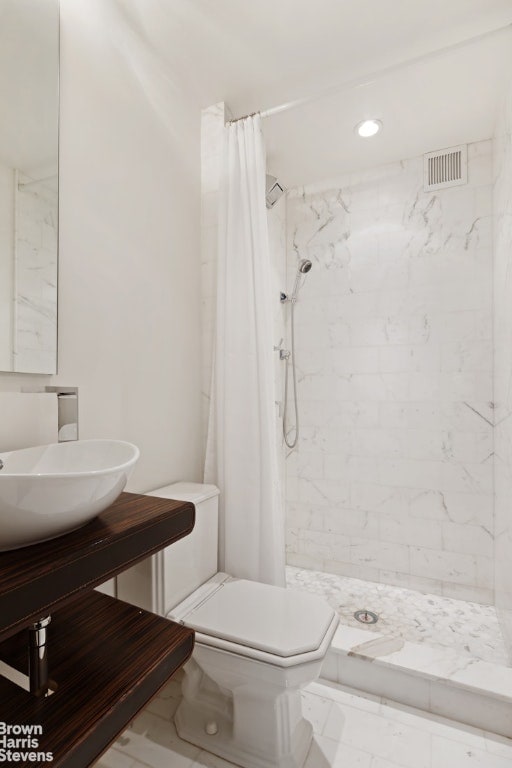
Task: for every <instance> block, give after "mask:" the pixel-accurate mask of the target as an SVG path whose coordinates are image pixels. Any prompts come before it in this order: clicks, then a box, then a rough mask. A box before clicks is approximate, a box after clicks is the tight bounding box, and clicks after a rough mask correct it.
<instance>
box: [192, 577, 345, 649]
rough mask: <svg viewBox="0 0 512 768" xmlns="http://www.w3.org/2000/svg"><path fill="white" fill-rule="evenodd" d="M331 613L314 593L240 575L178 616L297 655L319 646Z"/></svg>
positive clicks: (209, 631)
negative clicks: (263, 582) (248, 578)
mask: <svg viewBox="0 0 512 768" xmlns="http://www.w3.org/2000/svg"><path fill="white" fill-rule="evenodd" d="M333 616H334V611H333V610H332V608H330V606H329V605H328V604H327V603H326V602H324V601H323V600H322V599H321V598H319V597H316V596H315V595H310V594H306V593H302V592H294V591H292V590H289V589H284V588H281V587H273V586H270V585H268V584H260V583H258V582H255V581H245V580H243V579H239V580H233V581H227V582H224V583H223V584H222V585H221V586H220V587H219V588H218V589H216V590H215V591H214V592H213V594H210V595H209V596H208V597H207V598H206V599H205V600H203V601H202V602H200V603H199V605H198V606H197V607H194V608H192V609H191V610H190V611H189V612H188V613H187V614H186V615H185V616H183V617H182V618H183V621H184V622H185V624H186V625H187V626H189V627H191V628H192V629H194V630H196V631H197V632H201V633H203V634H205V635H210V636H213V637H218V638H222V639H223V640H229V641H231V642H233V643H236V644H238V645H245V646H248V647H250V648H254V649H257V650H260V651H266V652H267V653H272V654H274V655H276V656H295V655H296V654H300V653H308V652H309V651H315V650H316V649H317V648H319V646H320V644H321V643H322V640H323V639H324V637H325V634H326V632H327V630H328V629H329V626H330V625H331V624H332V620H333Z"/></svg>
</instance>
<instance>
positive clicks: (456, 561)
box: [286, 140, 494, 603]
mask: <svg viewBox="0 0 512 768" xmlns="http://www.w3.org/2000/svg"><path fill="white" fill-rule="evenodd" d="M468 155H469V182H468V184H467V185H464V186H459V187H454V188H450V189H444V190H438V191H435V192H429V193H426V192H424V191H423V178H422V173H423V164H422V158H414V159H411V160H406V161H402V162H398V163H394V164H390V165H388V166H385V167H381V168H378V169H375V170H371V171H368V172H362V173H358V174H352V175H350V176H347V177H344V178H341V179H339V180H336V181H335V182H333V183H322V184H315V185H311V186H308V187H306V188H300V189H296V190H293V191H291V192H290V193H289V195H288V203H287V239H288V244H287V259H288V270H289V275H288V281H290V279H291V275H292V273H293V272H294V270H295V269H296V263H297V259H301V258H309V259H311V260H312V261H313V264H314V267H313V269H312V271H311V272H310V273H309V275H308V278H307V282H306V283H305V285H304V287H303V289H302V293H301V298H300V303H298V304H297V309H296V329H297V341H296V344H297V347H296V357H297V363H298V369H299V394H300V408H301V414H302V422H301V432H302V434H301V440H300V445H299V450H297V451H295V452H294V453H292V454H291V455H290V456H289V457H288V459H287V490H286V496H287V529H288V541H287V547H288V554H287V559H288V563H289V564H291V565H296V566H299V567H306V568H314V569H317V570H324V571H328V572H332V573H339V574H346V575H349V576H354V577H357V578H362V579H370V580H373V581H380V582H385V583H389V584H397V585H402V586H407V587H411V588H416V589H419V590H422V591H428V592H432V593H436V594H442V595H446V596H449V597H456V598H463V599H469V600H474V601H477V602H482V603H492V602H493V586H494V574H493V503H492V502H493V496H492V494H493V459H492V456H493V427H492V425H493V403H492V399H493V384H492V220H491V213H492V181H493V178H492V142H491V141H490V140H489V141H483V142H478V143H475V144H471V145H470V146H469V148H468Z"/></svg>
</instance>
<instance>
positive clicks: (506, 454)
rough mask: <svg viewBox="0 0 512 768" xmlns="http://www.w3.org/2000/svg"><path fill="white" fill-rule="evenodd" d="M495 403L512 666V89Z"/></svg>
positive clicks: (504, 149) (498, 232) (498, 172)
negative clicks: (511, 561)
mask: <svg viewBox="0 0 512 768" xmlns="http://www.w3.org/2000/svg"><path fill="white" fill-rule="evenodd" d="M494 156H495V179H496V182H495V188H494V193H495V197H494V214H495V218H494V220H495V233H494V265H495V269H494V280H495V284H494V339H495V341H494V344H495V347H494V397H495V401H496V408H495V419H496V422H495V423H496V426H495V452H496V454H495V461H494V471H495V493H496V497H495V526H496V547H495V580H496V608H497V610H498V616H499V618H500V622H501V627H502V631H503V635H504V637H505V641H506V644H507V647H508V651H509V655H510V659H511V661H512V575H511V569H510V553H511V551H512V515H511V505H512V501H511V500H512V301H511V296H512V88H511V89H510V91H509V93H508V96H507V98H506V100H505V104H504V106H503V109H502V112H501V116H500V119H499V123H498V126H497V131H496V138H495V154H494Z"/></svg>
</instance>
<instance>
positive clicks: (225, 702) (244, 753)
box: [174, 646, 313, 768]
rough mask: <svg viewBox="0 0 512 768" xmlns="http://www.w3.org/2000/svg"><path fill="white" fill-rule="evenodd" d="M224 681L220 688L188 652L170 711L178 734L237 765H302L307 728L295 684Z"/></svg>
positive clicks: (247, 767) (309, 731)
mask: <svg viewBox="0 0 512 768" xmlns="http://www.w3.org/2000/svg"><path fill="white" fill-rule="evenodd" d="M194 653H197V646H196V650H195V652H194ZM230 682H231V683H232V684H230V686H229V690H228V689H226V688H224V687H222V688H221V687H220V686H219V685H218V684H217V683H215V682H214V681H213V680H212V679H211V678H209V677H208V676H207V675H206V674H205V673H204V672H203V670H202V669H201V668H200V667H199V665H198V664H197V662H196V661H195V660H194V658H192V659H191V660H190V661H189V662H187V664H186V665H185V680H184V683H183V700H182V702H181V704H180V705H179V707H178V709H177V711H176V715H175V717H174V722H175V724H176V729H177V731H178V734H179V736H180V737H181V738H182V739H184V740H185V741H188V742H190V743H191V744H195V745H196V746H198V747H201V748H202V749H206V750H207V751H208V752H213V754H215V755H218V756H219V757H222V758H224V759H225V760H228V761H230V762H232V763H236V764H237V765H240V766H243V768H302V766H303V765H304V762H305V760H306V757H307V754H308V751H309V747H310V745H311V740H312V738H313V728H312V726H311V723H310V722H309V721H308V720H306V719H305V718H304V717H303V716H302V709H301V695H300V687H295V686H292V687H285V688H283V687H282V686H279V685H272V684H270V683H269V681H268V680H266V681H265V680H263V681H262V685H255V682H254V680H252V681H251V684H250V685H246V684H244V683H243V682H242V681H240V683H241V684H240V685H237V684H236V683H235V681H234V680H232V681H230ZM237 682H238V681H237ZM233 683H235V684H233ZM301 687H302V686H301Z"/></svg>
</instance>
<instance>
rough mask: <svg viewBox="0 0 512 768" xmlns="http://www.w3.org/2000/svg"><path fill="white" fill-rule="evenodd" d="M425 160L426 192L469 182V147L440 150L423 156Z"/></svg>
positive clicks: (462, 145)
mask: <svg viewBox="0 0 512 768" xmlns="http://www.w3.org/2000/svg"><path fill="white" fill-rule="evenodd" d="M423 159H424V175H425V181H424V187H423V188H424V190H425V192H429V191H430V190H431V189H444V188H445V187H457V186H459V184H466V183H467V180H468V147H467V144H461V145H460V146H458V147H448V148H447V149H438V150H437V152H429V153H428V154H426V155H423Z"/></svg>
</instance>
